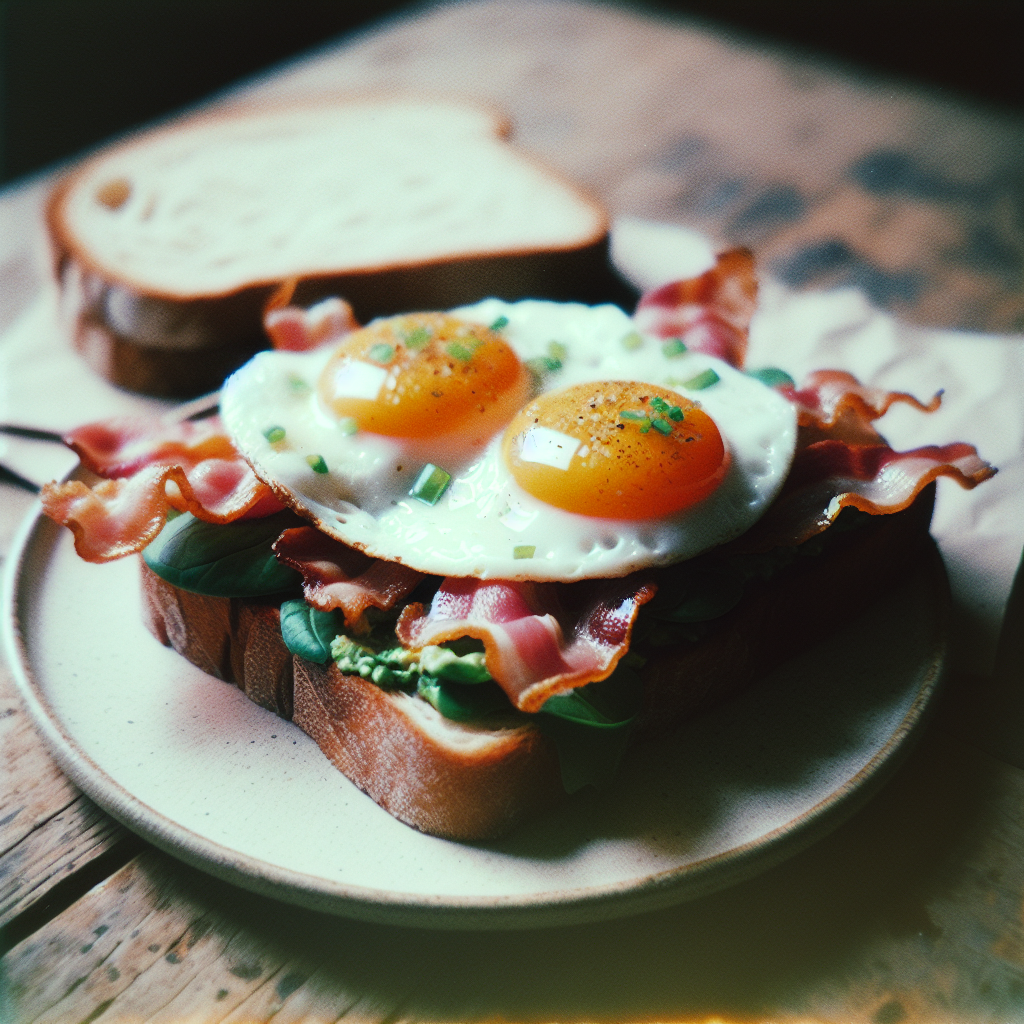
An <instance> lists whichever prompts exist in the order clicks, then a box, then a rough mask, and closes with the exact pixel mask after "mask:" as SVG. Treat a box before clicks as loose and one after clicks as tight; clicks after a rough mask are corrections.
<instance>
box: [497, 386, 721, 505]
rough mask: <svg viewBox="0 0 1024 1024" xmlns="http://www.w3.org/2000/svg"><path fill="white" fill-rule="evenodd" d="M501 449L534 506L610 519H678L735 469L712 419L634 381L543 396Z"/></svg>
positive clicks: (686, 403)
mask: <svg viewBox="0 0 1024 1024" xmlns="http://www.w3.org/2000/svg"><path fill="white" fill-rule="evenodd" d="M502 446H503V453H504V458H505V462H506V464H507V465H508V467H509V470H510V472H511V473H512V476H513V477H514V478H515V480H516V482H517V483H518V484H519V485H520V486H521V487H522V488H523V489H524V490H525V491H527V492H528V493H530V494H532V495H533V496H534V497H535V498H539V499H540V500H541V501H544V502H546V503H547V504H549V505H554V506H555V507H556V508H561V509H565V511H567V512H576V513H579V514H580V515H586V516H598V517H604V518H610V519H632V520H640V519H655V518H659V517H663V516H670V515H672V514H673V513H676V512H681V511H682V510H683V509H685V508H688V507H689V506H690V505H693V504H695V503H696V502H698V501H700V500H701V499H702V498H706V497H707V496H708V495H709V494H711V492H712V491H714V490H715V488H716V487H718V485H719V484H720V483H721V482H722V480H723V479H724V477H725V474H726V471H727V470H728V468H729V453H728V451H727V450H726V447H725V444H724V442H723V441H722V435H721V434H720V433H719V430H718V427H717V426H715V422H714V420H712V419H711V417H710V416H708V414H707V413H706V412H704V411H703V410H702V409H700V408H699V407H698V406H696V405H695V404H694V403H693V402H690V401H688V400H687V399H685V398H683V397H682V396H681V395H679V394H677V393H676V392H674V391H669V390H667V389H666V388H658V387H654V386H653V385H651V384H642V383H637V382H635V381H624V382H623V381H605V382H601V383H589V384H577V385H575V386H573V387H569V388H566V389H565V390H564V391H556V392H549V393H547V394H544V395H540V396H539V397H537V398H535V399H533V401H531V402H530V403H529V404H528V405H526V406H525V407H524V408H523V409H521V410H520V412H519V413H518V414H517V415H516V417H515V419H513V420H512V422H511V423H510V424H509V425H508V427H507V428H506V430H505V435H504V438H503V440H502Z"/></svg>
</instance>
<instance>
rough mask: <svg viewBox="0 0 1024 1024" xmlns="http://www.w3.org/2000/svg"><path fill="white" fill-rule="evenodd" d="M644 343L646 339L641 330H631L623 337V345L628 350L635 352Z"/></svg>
mask: <svg viewBox="0 0 1024 1024" xmlns="http://www.w3.org/2000/svg"><path fill="white" fill-rule="evenodd" d="M643 343H644V339H643V336H642V335H641V334H640V332H639V331H630V332H629V334H625V335H623V337H622V347H623V348H624V349H625V350H626V351H627V352H635V351H636V350H637V349H638V348H640V346H641V345H642V344H643Z"/></svg>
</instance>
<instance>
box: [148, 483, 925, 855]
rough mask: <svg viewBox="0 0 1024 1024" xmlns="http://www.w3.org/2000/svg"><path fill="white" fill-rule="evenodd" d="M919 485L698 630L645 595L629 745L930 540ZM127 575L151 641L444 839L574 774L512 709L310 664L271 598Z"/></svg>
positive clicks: (882, 583) (802, 634)
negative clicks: (294, 647) (270, 715)
mask: <svg viewBox="0 0 1024 1024" xmlns="http://www.w3.org/2000/svg"><path fill="white" fill-rule="evenodd" d="M934 491H935V488H934V485H932V486H930V487H928V488H926V489H925V490H924V492H923V493H922V494H920V495H919V496H918V498H917V499H916V500H915V501H914V503H913V504H912V505H911V506H910V507H909V508H908V509H905V510H904V511H902V512H899V513H896V514H894V515H890V516H884V517H881V516H880V517H869V516H866V515H864V514H862V513H857V512H856V511H855V510H851V511H850V512H846V513H844V516H845V517H847V518H845V519H843V520H842V521H841V522H840V523H839V525H838V526H837V528H836V529H835V531H834V532H832V533H831V534H829V535H828V536H827V537H826V538H823V539H822V540H821V541H820V542H819V543H809V544H808V545H805V550H804V551H802V552H801V553H800V554H799V555H797V556H796V557H794V558H793V559H792V560H788V562H787V564H785V565H781V566H779V567H778V568H776V569H775V570H774V571H772V572H771V573H770V576H769V579H768V580H760V581H758V582H757V583H756V584H755V585H753V586H752V587H750V592H749V593H747V594H745V595H744V597H743V599H742V600H741V601H740V602H739V604H738V605H737V606H736V607H735V608H733V609H731V610H729V611H728V612H725V613H724V614H722V615H720V616H717V617H716V618H714V619H710V620H705V621H704V622H701V623H700V624H699V625H700V628H695V626H696V624H695V623H690V624H689V628H687V627H686V626H683V625H680V624H678V623H674V622H672V621H671V619H670V618H658V617H656V616H657V615H658V614H659V611H660V612H662V613H663V612H664V607H662V608H661V609H659V608H658V607H657V606H655V607H654V608H651V607H650V606H645V609H644V612H642V613H641V615H640V616H639V618H638V622H637V625H636V628H635V630H634V637H633V643H632V644H631V646H630V654H629V660H630V664H631V665H632V666H635V667H633V668H631V669H629V671H630V672H632V673H633V674H635V675H636V676H637V677H639V679H638V681H639V682H640V683H641V686H639V687H638V688H637V689H638V691H640V692H641V693H642V701H641V703H640V705H639V707H638V708H637V709H636V712H635V717H633V719H632V721H631V724H630V730H629V742H630V743H643V742H647V741H651V740H655V741H656V740H658V739H661V740H664V739H665V738H666V737H669V736H670V735H671V733H672V732H673V731H675V730H676V729H678V728H679V726H681V725H682V724H683V723H684V722H687V721H689V720H690V719H692V718H694V717H695V716H697V715H699V714H700V713H702V712H703V711H706V710H708V709H709V708H711V707H714V706H715V705H717V704H719V703H721V702H722V701H724V700H726V699H727V698H728V697H730V696H732V695H733V694H735V693H738V692H740V691H742V690H743V689H744V688H746V687H748V686H750V685H753V684H754V683H756V682H757V681H758V680H759V679H761V678H762V677H764V676H766V675H767V674H768V673H770V672H771V671H772V670H773V669H775V668H777V667H778V666H779V665H781V664H782V663H784V662H785V661H787V660H788V659H789V658H792V657H794V656H796V655H797V654H799V653H800V652H801V650H803V649H804V648H806V647H809V646H811V645H813V644H816V643H820V642H822V641H824V640H827V638H828V636H829V635H830V633H832V632H833V631H834V630H836V629H837V628H839V627H840V626H842V625H844V624H845V623H848V622H849V621H851V620H852V619H854V618H855V617H856V615H857V613H858V611H860V610H862V609H863V608H865V607H867V606H868V605H869V604H870V602H871V601H872V599H873V598H874V597H876V596H877V595H878V594H879V593H884V592H886V591H887V590H889V589H890V588H891V587H893V586H895V585H898V583H899V582H900V580H901V579H903V578H905V576H906V574H907V573H908V572H909V571H910V570H911V569H912V567H913V565H914V564H915V563H916V562H917V561H918V560H919V559H920V558H922V557H923V556H924V555H925V554H926V552H927V551H928V549H929V548H930V546H931V540H930V537H929V535H928V524H929V522H930V519H931V511H932V506H933V503H934ZM708 561H711V560H708ZM700 570H701V571H714V566H713V565H704V566H701V567H700ZM762 571H764V570H763V567H762ZM141 573H142V595H143V608H144V618H145V622H146V626H147V628H148V629H149V631H150V632H151V633H152V634H153V636H154V637H156V639H157V640H159V641H160V642H161V643H162V644H164V645H165V646H169V647H172V648H174V650H176V651H177V652H178V653H179V654H181V655H182V656H183V657H184V658H186V659H187V660H188V661H190V662H191V663H192V664H194V665H196V666H197V667H198V668H200V669H202V670H203V671H204V672H206V673H208V674H209V675H211V676H215V677H217V678H218V679H223V680H225V681H226V682H230V683H234V684H235V685H237V686H238V687H239V688H240V689H241V690H242V691H243V692H244V693H245V694H246V696H247V697H249V699H250V700H252V701H253V702H254V703H256V704H258V705H260V706H261V707H264V708H266V709H267V710H269V711H273V712H274V713H275V714H277V715H280V716H281V717H282V718H286V719H291V720H292V721H293V722H294V723H295V724H296V725H297V726H299V728H301V729H302V730H303V732H305V733H307V734H308V735H309V736H310V737H312V738H313V740H315V741H316V743H317V745H318V746H319V747H320V749H321V750H322V751H323V752H324V754H325V755H326V756H327V757H328V758H329V759H330V761H331V762H332V764H334V766H335V767H336V768H337V769H338V770H339V771H341V772H342V773H343V774H344V775H346V776H347V777H348V778H349V779H351V781H352V782H354V783H355V784H356V785H357V786H358V787H359V788H360V789H361V790H363V791H364V792H365V793H367V794H368V795H369V796H370V797H371V798H372V799H373V800H374V801H375V802H376V803H378V804H379V805H380V806H381V807H382V808H384V810H386V811H387V812H388V813H389V814H391V815H393V816H394V817H396V818H398V819H399V820H401V821H404V822H405V823H406V824H409V825H412V826H414V827H415V828H418V829H420V830H421V831H423V832H427V833H430V834H433V835H438V836H444V837H447V838H450V839H458V840H467V841H468V840H481V839H489V838H494V837H497V836H500V835H502V834H504V833H506V832H508V831H510V830H511V829H513V828H515V826H516V825H518V824H519V823H520V822H522V821H524V820H527V819H529V818H532V817H534V816H536V815H537V814H539V813H541V812H543V811H545V810H547V809H549V808H552V807H556V806H557V805H558V804H559V803H561V802H562V801H564V800H566V799H567V798H568V793H567V785H566V783H568V787H569V788H571V787H572V786H573V780H572V779H567V780H563V772H562V769H561V767H560V762H559V746H558V745H557V744H556V742H555V740H554V739H553V738H552V736H551V734H550V732H547V731H545V729H544V728H539V727H538V726H537V725H536V724H534V723H532V722H530V721H528V720H527V719H528V717H529V716H526V715H517V714H515V713H514V712H513V710H512V708H511V706H508V707H507V710H505V711H490V712H484V713H482V714H480V715H479V717H477V718H475V719H470V720H469V721H460V720H454V719H451V718H448V717H446V716H445V715H444V714H442V712H441V711H440V710H438V709H437V708H436V707H434V706H433V705H431V704H429V703H428V702H427V701H425V700H423V699H421V698H419V697H417V696H416V695H415V694H412V693H409V692H406V691H405V690H403V689H401V688H397V687H388V686H381V685H379V684H378V683H375V682H373V681H372V679H370V678H366V677H364V676H363V675H360V674H358V673H357V672H352V671H348V672H346V671H343V670H342V668H340V667H339V664H338V661H335V660H330V661H328V662H327V663H326V664H318V663H316V662H313V661H309V660H307V659H306V658H303V657H302V656H301V655H298V654H293V653H292V652H291V651H290V650H289V649H288V647H287V646H286V644H285V642H284V640H283V638H282V633H281V607H280V604H278V603H277V602H276V601H274V600H273V599H256V598H227V597H211V596H208V595H203V594H196V593H192V592H189V591H186V590H182V589H180V588H179V587H176V586H174V585H173V584H171V583H168V582H167V581H166V580H164V579H162V578H161V577H160V576H158V575H157V574H156V573H155V572H153V571H152V570H151V569H150V568H148V566H147V565H146V564H145V562H142V568H141ZM837 581H841V582H840V583H839V585H838V586H837ZM823 595H827V599H825V600H823ZM647 612H653V614H652V615H651V616H650V617H645V613H647ZM620 753H621V751H619V750H615V751H608V750H601V751H598V753H597V756H601V755H602V754H603V755H605V756H608V757H609V758H610V759H611V761H612V763H608V764H605V765H603V766H602V767H601V769H600V770H599V771H598V773H597V777H598V781H602V780H604V779H606V778H607V777H608V775H609V774H611V773H612V772H613V771H614V768H615V763H614V762H615V761H616V760H617V755H619V754H620ZM563 756H564V755H563ZM577 781H578V780H577Z"/></svg>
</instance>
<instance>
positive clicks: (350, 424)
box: [338, 416, 359, 437]
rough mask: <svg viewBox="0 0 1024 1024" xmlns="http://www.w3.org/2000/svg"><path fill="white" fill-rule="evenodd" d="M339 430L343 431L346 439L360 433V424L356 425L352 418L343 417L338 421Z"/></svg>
mask: <svg viewBox="0 0 1024 1024" xmlns="http://www.w3.org/2000/svg"><path fill="white" fill-rule="evenodd" d="M338 430H339V431H341V433H342V434H344V435H345V437H351V436H352V435H353V434H355V433H357V432H358V430H359V424H358V423H356V421H355V419H353V417H351V416H342V418H341V419H340V420H338Z"/></svg>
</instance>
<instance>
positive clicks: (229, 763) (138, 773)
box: [4, 516, 949, 928]
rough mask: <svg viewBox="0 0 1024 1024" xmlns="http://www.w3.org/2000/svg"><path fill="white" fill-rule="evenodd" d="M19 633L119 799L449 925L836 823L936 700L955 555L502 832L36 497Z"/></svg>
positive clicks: (510, 914) (88, 756)
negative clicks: (262, 684) (150, 596)
mask: <svg viewBox="0 0 1024 1024" xmlns="http://www.w3.org/2000/svg"><path fill="white" fill-rule="evenodd" d="M4 597H5V608H6V614H5V624H6V625H5V633H6V636H5V640H6V645H7V650H8V655H9V657H10V661H11V663H12V665H13V667H14V670H15V673H16V675H17V676H18V678H19V683H20V685H21V687H22V689H23V692H24V696H25V699H26V701H27V703H28V706H29V708H30V710H31V712H32V714H33V715H34V717H35V719H36V722H37V723H38V726H39V728H40V730H41V731H42V733H43V735H44V737H45V738H46V741H47V743H48V745H49V746H50V748H51V749H52V751H53V753H54V755H55V757H56V758H57V760H58V762H59V763H60V764H61V766H62V767H63V768H64V769H65V770H66V771H67V772H68V774H69V775H70V776H71V777H72V779H74V781H75V782H76V783H77V784H78V785H79V786H80V787H81V788H82V789H83V790H84V791H85V792H86V793H87V794H88V795H89V796H90V797H92V798H93V799H94V800H95V801H96V802H97V803H98V804H99V805H100V806H102V807H103V808H105V809H106V810H107V811H109V812H110V814H112V815H113V816H114V817H115V818H117V819H119V820H120V821H122V822H123V823H124V824H125V825H127V826H128V827H129V828H131V829H133V830H135V831H136V832H138V833H140V834H141V835H143V836H145V837H146V838H147V839H149V840H150V841H152V842H153V843H155V844H156V845H157V846H159V847H162V848H163V849H165V850H167V851H168V852H170V853H172V854H174V855H176V856H178V857H180V858H182V859H183V860H186V861H188V862H190V863H192V864H193V865H196V866H198V867H200V868H203V869H205V870H207V871H209V872H211V873H213V874H215V875H218V876H220V877H222V878H224V879H227V880H229V881H231V882H234V883H237V884H238V885H241V886H244V887H246V888H249V889H252V890H255V891H258V892H262V893H265V894H269V895H271V896H276V897H279V898H281V899H284V900H288V901H292V902H294V903H298V904H302V905H305V906H309V907H313V908H316V909H321V910H327V911H332V912H335V913H339V914H343V915H347V916H352V917H357V918H363V919H369V920H375V921H380V922H388V923H394V924H414V925H424V926H430V927H473V928H507V927H527V926H534V925H540V924H556V923H557V924H565V923H570V922H577V921H583V920H594V919H598V918H606V917H613V916H616V915H620V914H627V913H634V912H638V911H642V910H645V909H650V908H654V907H658V906H663V905H667V904H670V903H673V902H677V901H681V900H684V899H688V898H691V897H693V896H697V895H700V894H703V893H706V892H709V891H712V890H714V889H717V888H720V887H722V886H725V885H727V884H731V883H732V882H735V881H738V880H739V879H741V878H744V877H748V876H750V875H752V874H754V873H756V872H757V871H759V870H762V869H763V868H766V867H768V866H769V865H771V864H773V863H776V862H777V861H779V860H781V859H782V858H783V857H785V856H788V855H789V854H790V853H793V852H795V851H796V850H797V849H800V848H802V847H803V846H805V845H807V844H808V843H810V842H811V841H813V840H814V839H815V838H817V837H818V836H820V835H821V834H823V833H824V832H825V831H827V830H829V829H830V828H832V827H834V826H835V825H836V824H838V822H839V821H840V820H842V819H843V818H844V817H845V816H846V815H848V814H849V813H851V812H852V810H853V809H854V808H855V807H856V806H857V805H858V803H859V801H860V800H861V799H863V798H864V797H865V796H867V795H868V794H869V793H870V792H871V791H872V789H873V787H874V786H876V785H877V784H878V783H880V782H881V781H882V780H883V779H884V778H885V777H886V776H887V774H888V773H889V771H890V770H891V769H892V768H893V767H894V765H895V764H896V763H897V761H898V760H899V755H900V754H901V753H902V752H904V750H905V748H906V746H907V741H908V740H909V739H910V737H911V736H912V734H913V733H914V732H915V730H916V729H917V728H918V727H919V726H920V724H921V722H922V715H923V713H924V711H925V709H926V707H927V705H928V703H929V701H930V699H931V697H932V695H933V693H934V690H935V686H936V684H937V682H938V679H939V676H940V674H941V670H942V665H943V661H944V657H945V639H944V638H945V629H946V620H947V615H948V605H949V601H948V588H947V586H946V580H945V575H944V571H943V568H942V563H941V561H940V560H939V558H938V556H937V555H936V556H935V557H934V559H933V560H932V561H931V562H930V563H929V564H928V565H927V566H925V567H923V568H922V570H921V571H920V572H919V573H918V574H916V575H915V576H913V577H912V578H910V579H908V580H907V581H906V583H905V585H904V586H902V587H901V588H900V589H898V590H897V591H896V592H894V593H891V594H889V595H888V596H887V597H886V598H885V599H884V600H883V601H881V602H880V603H879V604H878V605H877V606H876V607H874V608H872V609H871V610H870V611H869V612H868V613H866V614H865V615H864V616H862V617H861V618H859V619H858V620H857V621H855V622H851V623H850V624H849V627H848V628H846V629H845V630H844V631H843V632H842V633H841V634H839V635H837V636H835V637H833V638H832V639H830V640H829V641H828V643H827V644H824V645H821V646H820V647H818V648H817V649H814V650H812V651H809V652H807V654H806V655H804V656H802V657H801V658H799V659H797V660H795V661H793V662H791V663H790V664H788V665H786V666H785V667H784V668H783V669H782V670H780V671H778V672H776V673H774V674H773V675H772V676H770V677H768V678H767V679H765V680H764V681H763V682H762V683H761V684H760V685H758V686H757V687H755V688H754V689H753V690H751V691H749V692H748V693H746V694H744V695H742V696H741V697H739V698H737V699H734V700H732V701H731V702H729V703H728V704H727V705H725V706H723V707H721V708H719V709H718V710H716V711H714V712H712V713H710V714H708V715H705V716H704V717H702V718H701V719H699V720H698V721H695V722H693V723H691V724H690V725H689V726H688V727H687V728H686V729H684V730H683V731H682V732H681V733H680V734H678V735H677V736H676V737H674V738H673V739H672V741H671V742H666V743H662V744H660V745H657V746H652V747H649V748H647V749H643V750H641V751H637V752H635V753H634V755H633V756H632V757H631V758H630V759H629V761H628V763H627V764H626V765H625V768H624V771H623V772H622V775H621V777H620V779H619V780H618V782H617V783H616V785H615V786H614V787H613V788H612V789H611V790H610V791H608V792H606V793H603V794H601V795H597V794H592V793H591V794H586V795H581V796H579V797H577V798H575V799H574V800H573V801H571V802H570V803H569V804H568V806H567V807H565V808H564V809H562V810H560V811H558V812H557V813H554V814H552V815H550V816H548V817H546V818H543V819H541V820H538V821H535V822H533V823H531V824H529V825H528V826H526V827H524V828H522V829H521V830H519V831H518V832H517V833H515V834H514V835H513V836H512V837H510V838H508V839H506V840H503V841H501V842H498V843H492V844H486V845H484V844H473V845H464V844H459V843H453V842H448V841H446V840H442V839H436V838H433V837H431V836H426V835H422V834H421V833H419V832H416V831H415V830H413V829H411V828H408V827H406V826H405V825H402V824H400V823H399V822H397V821H395V820H394V819H393V818H391V817H390V816H389V815H388V814H386V813H385V812H383V811H381V810H380V809H379V808H378V807H377V806H376V805H375V804H374V803H373V802H372V801H371V800H369V798H367V797H366V796H364V795H363V794H362V793H361V792H359V791H358V790H357V789H356V788H355V787H354V786H352V784H351V783H349V782H348V780H347V779H346V778H345V777H344V776H342V775H341V774H340V773H338V772H337V771H335V770H334V768H332V767H331V766H330V764H329V763H328V762H327V760H326V759H325V758H324V757H323V755H322V754H321V753H320V752H319V750H318V749H317V747H316V746H315V745H314V743H313V742H312V740H310V739H308V738H307V737H306V736H305V735H304V734H303V733H302V732H300V731H299V730H298V729H297V728H296V727H294V726H292V725H291V724H290V723H288V722H285V721H282V720H281V719H278V718H276V717H275V716H274V715H272V714H270V713H269V712H266V711H264V710H262V709H261V708H258V707H256V706H255V705H253V704H251V703H250V702H249V701H248V700H247V699H246V698H245V697H244V696H243V695H242V694H241V692H240V691H238V690H237V689H235V688H234V687H233V686H230V685H228V684H226V683H223V682H220V681H218V680H215V679H213V678H211V677H209V676H206V675H204V674H203V673H201V672H200V671H198V670H197V669H195V668H193V667H192V666H191V665H189V664H188V663H186V662H185V661H184V660H183V659H182V658H180V657H179V656H178V655H176V654H175V653H173V652H172V651H170V650H168V649H166V648H164V647H161V646H160V644H159V643H157V642H156V641H155V640H154V639H153V638H152V637H150V636H149V634H148V633H147V632H146V630H145V629H144V627H143V626H142V624H141V619H140V608H139V604H140V599H139V595H138V569H137V564H136V561H135V560H134V559H127V560H124V561H121V562H115V563H112V564H109V565H105V566H95V565H90V564H88V563H86V562H83V561H81V560H80V559H79V558H78V557H77V556H76V555H75V552H74V548H73V545H72V538H71V534H70V532H69V531H66V530H61V529H59V528H58V527H56V526H54V525H53V524H52V523H50V522H49V521H48V520H46V519H45V518H40V517H38V516H37V517H34V518H33V519H31V520H30V521H29V522H28V523H27V524H26V526H25V528H24V529H23V531H22V535H21V538H20V541H19V543H18V545H17V547H16V548H15V550H14V551H12V553H11V558H10V562H9V564H8V567H7V570H6V573H5V588H4Z"/></svg>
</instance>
